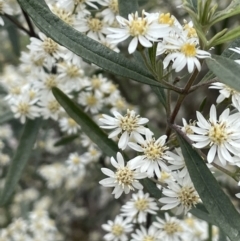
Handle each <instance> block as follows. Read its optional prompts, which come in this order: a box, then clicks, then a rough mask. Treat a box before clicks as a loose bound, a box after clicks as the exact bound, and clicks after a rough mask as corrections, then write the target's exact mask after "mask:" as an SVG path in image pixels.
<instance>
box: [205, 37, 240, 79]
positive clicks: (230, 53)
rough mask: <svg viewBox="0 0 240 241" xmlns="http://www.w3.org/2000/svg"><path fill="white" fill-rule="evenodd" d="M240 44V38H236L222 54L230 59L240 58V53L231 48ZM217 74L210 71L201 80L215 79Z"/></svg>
mask: <svg viewBox="0 0 240 241" xmlns="http://www.w3.org/2000/svg"><path fill="white" fill-rule="evenodd" d="M239 46H240V38H237V39H235V40H234V41H233V42H232V43H230V44H229V45H228V46H227V48H226V49H225V50H224V51H223V52H222V54H221V56H223V57H226V58H228V59H232V60H236V59H239V58H240V57H239V56H240V55H239V54H238V53H236V52H234V51H232V50H230V48H236V47H239ZM214 77H215V75H214V74H213V72H212V71H208V73H207V74H206V75H205V76H204V78H203V79H202V80H201V81H206V80H210V79H213V78H214Z"/></svg>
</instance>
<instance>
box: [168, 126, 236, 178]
mask: <svg viewBox="0 0 240 241" xmlns="http://www.w3.org/2000/svg"><path fill="white" fill-rule="evenodd" d="M169 125H170V126H171V128H172V129H174V130H175V131H176V132H177V133H178V134H179V135H180V136H181V137H182V138H184V139H185V141H186V142H187V143H188V144H190V145H191V146H192V144H193V141H192V140H191V139H190V138H189V137H188V136H187V135H186V134H185V133H184V132H183V131H182V130H181V129H180V127H179V126H178V125H176V124H171V123H169ZM194 150H195V151H196V152H197V153H198V155H199V156H200V157H202V158H203V161H204V162H205V163H208V162H207V156H206V155H205V154H204V153H203V152H202V151H201V150H199V149H196V148H195V149H194ZM211 165H212V166H214V167H215V168H216V169H218V170H219V171H221V172H223V173H225V174H226V175H228V176H229V177H231V178H232V179H234V180H235V181H236V182H238V179H237V178H236V175H235V173H232V172H230V171H228V170H227V169H225V168H223V167H221V166H219V165H218V164H216V163H214V162H213V163H211Z"/></svg>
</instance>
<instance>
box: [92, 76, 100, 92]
mask: <svg viewBox="0 0 240 241" xmlns="http://www.w3.org/2000/svg"><path fill="white" fill-rule="evenodd" d="M91 83H92V87H93V88H94V89H99V88H100V87H101V81H100V79H99V78H98V77H97V76H94V77H93V78H92V80H91Z"/></svg>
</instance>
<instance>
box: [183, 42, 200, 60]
mask: <svg viewBox="0 0 240 241" xmlns="http://www.w3.org/2000/svg"><path fill="white" fill-rule="evenodd" d="M181 52H182V53H183V54H185V56H187V57H194V56H196V53H197V51H196V45H195V44H190V43H186V44H184V45H183V46H182V47H181Z"/></svg>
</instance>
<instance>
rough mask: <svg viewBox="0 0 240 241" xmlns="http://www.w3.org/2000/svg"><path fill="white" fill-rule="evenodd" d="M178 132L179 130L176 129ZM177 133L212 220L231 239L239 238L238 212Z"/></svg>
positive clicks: (233, 240)
mask: <svg viewBox="0 0 240 241" xmlns="http://www.w3.org/2000/svg"><path fill="white" fill-rule="evenodd" d="M178 132H179V133H180V130H178ZM179 133H177V135H178V139H179V143H180V146H181V149H182V153H183V156H184V159H185V162H186V166H187V168H188V171H189V174H190V177H191V179H192V182H193V184H194V186H195V188H196V190H197V192H198V194H199V196H200V197H201V200H202V201H203V204H204V206H205V208H206V209H207V211H208V213H209V215H210V216H211V217H212V219H213V221H214V222H216V224H217V226H219V227H220V228H221V229H222V231H223V232H224V233H225V234H226V235H227V236H228V237H229V238H230V239H231V241H239V240H240V214H239V213H238V212H237V211H236V210H235V208H234V206H233V204H232V203H231V201H230V200H229V198H228V197H227V196H226V194H225V193H224V192H223V190H222V189H221V187H220V186H219V184H218V182H217V180H216V179H215V178H214V176H213V175H212V173H211V171H210V170H209V169H208V167H207V165H206V164H205V163H204V161H203V160H202V158H201V157H200V156H199V155H198V153H197V152H196V151H195V150H193V148H192V146H191V145H190V144H188V143H187V142H186V140H185V139H183V137H182V136H181V135H180V134H179Z"/></svg>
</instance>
